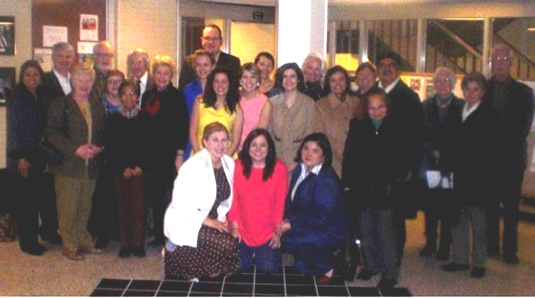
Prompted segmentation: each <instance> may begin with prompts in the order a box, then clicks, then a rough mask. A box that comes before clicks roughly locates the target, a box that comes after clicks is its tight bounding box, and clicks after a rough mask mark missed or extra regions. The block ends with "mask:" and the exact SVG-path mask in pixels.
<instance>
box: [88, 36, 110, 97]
mask: <svg viewBox="0 0 535 298" xmlns="http://www.w3.org/2000/svg"><path fill="white" fill-rule="evenodd" d="M113 56H114V55H113V48H112V45H111V42H109V41H107V40H102V41H99V42H98V43H96V44H95V45H94V46H93V61H94V62H95V64H94V65H93V68H94V69H95V83H94V84H93V89H92V90H91V95H92V96H96V98H100V96H101V95H102V93H103V92H104V91H106V75H107V74H108V71H110V69H112V68H113Z"/></svg>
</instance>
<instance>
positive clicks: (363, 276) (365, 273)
mask: <svg viewBox="0 0 535 298" xmlns="http://www.w3.org/2000/svg"><path fill="white" fill-rule="evenodd" d="M375 274H377V273H375V272H373V271H371V270H368V269H362V270H360V272H359V274H357V279H360V280H370V278H372V276H374V275H375Z"/></svg>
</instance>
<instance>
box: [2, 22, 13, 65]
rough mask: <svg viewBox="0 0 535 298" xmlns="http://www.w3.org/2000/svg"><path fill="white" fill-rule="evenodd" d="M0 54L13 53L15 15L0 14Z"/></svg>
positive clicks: (10, 54)
mask: <svg viewBox="0 0 535 298" xmlns="http://www.w3.org/2000/svg"><path fill="white" fill-rule="evenodd" d="M0 55H9V56H12V55H15V17H8V16H0Z"/></svg>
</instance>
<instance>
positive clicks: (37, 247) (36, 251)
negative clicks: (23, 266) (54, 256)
mask: <svg viewBox="0 0 535 298" xmlns="http://www.w3.org/2000/svg"><path fill="white" fill-rule="evenodd" d="M21 250H22V251H23V252H25V253H27V254H29V255H32V256H42V255H43V254H44V253H45V252H46V251H47V249H46V247H44V246H42V245H41V244H39V243H36V244H34V245H29V246H27V247H24V248H22V247H21Z"/></svg>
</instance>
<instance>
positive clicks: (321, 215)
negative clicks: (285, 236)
mask: <svg viewBox="0 0 535 298" xmlns="http://www.w3.org/2000/svg"><path fill="white" fill-rule="evenodd" d="M300 175H301V167H300V166H299V165H298V166H297V167H296V168H295V170H294V172H293V174H292V178H291V183H290V189H289V191H288V196H287V198H286V208H285V218H286V219H288V220H289V221H290V223H291V225H292V230H293V233H298V232H301V233H304V234H308V235H309V236H310V237H311V239H315V240H314V242H315V243H317V244H318V245H321V246H328V247H330V246H338V245H340V244H342V243H343V242H344V241H345V236H346V229H347V224H346V221H347V219H346V212H345V209H344V208H345V207H344V206H345V204H344V198H343V193H342V187H341V184H340V180H339V178H338V176H337V175H336V173H335V172H334V170H333V169H332V167H322V169H321V171H320V172H319V173H318V175H316V174H314V173H310V174H309V175H308V176H307V177H306V178H305V180H303V182H301V184H300V185H299V186H298V188H297V190H296V192H295V196H294V199H293V201H292V199H291V193H292V189H293V187H294V185H295V183H296V182H297V179H298V178H299V176H300ZM322 244H323V245H322Z"/></svg>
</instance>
